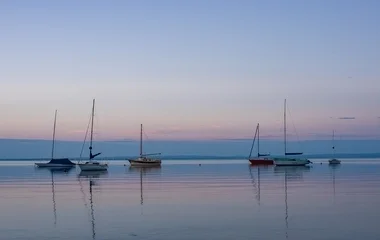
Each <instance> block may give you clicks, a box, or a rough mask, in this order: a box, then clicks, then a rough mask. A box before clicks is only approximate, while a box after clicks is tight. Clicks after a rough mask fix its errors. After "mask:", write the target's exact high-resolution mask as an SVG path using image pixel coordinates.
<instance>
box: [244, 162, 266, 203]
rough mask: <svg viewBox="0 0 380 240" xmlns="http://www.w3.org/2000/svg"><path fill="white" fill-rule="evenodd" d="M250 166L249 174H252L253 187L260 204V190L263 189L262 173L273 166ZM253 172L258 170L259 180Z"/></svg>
mask: <svg viewBox="0 0 380 240" xmlns="http://www.w3.org/2000/svg"><path fill="white" fill-rule="evenodd" d="M248 168H249V174H250V176H251V182H252V185H253V188H254V190H255V198H256V200H257V203H258V204H259V205H260V191H261V188H260V185H261V184H260V174H261V173H263V172H268V171H269V169H271V168H272V167H269V166H252V165H248ZM253 172H257V181H255V176H254V173H253Z"/></svg>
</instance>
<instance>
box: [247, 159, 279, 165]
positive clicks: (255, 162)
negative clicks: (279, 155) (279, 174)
mask: <svg viewBox="0 0 380 240" xmlns="http://www.w3.org/2000/svg"><path fill="white" fill-rule="evenodd" d="M249 163H250V164H251V165H253V166H259V165H273V164H274V161H273V159H262V158H256V159H249Z"/></svg>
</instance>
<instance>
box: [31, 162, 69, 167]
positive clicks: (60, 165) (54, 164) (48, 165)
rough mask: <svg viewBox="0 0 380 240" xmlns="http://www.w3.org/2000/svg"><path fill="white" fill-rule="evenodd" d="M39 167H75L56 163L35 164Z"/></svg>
mask: <svg viewBox="0 0 380 240" xmlns="http://www.w3.org/2000/svg"><path fill="white" fill-rule="evenodd" d="M35 165H36V166H37V167H51V168H53V167H74V166H75V165H71V164H56V163H35Z"/></svg>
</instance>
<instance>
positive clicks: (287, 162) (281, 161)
mask: <svg viewBox="0 0 380 240" xmlns="http://www.w3.org/2000/svg"><path fill="white" fill-rule="evenodd" d="M284 147H285V157H280V158H274V164H275V165H276V166H305V165H307V164H309V163H311V162H310V161H309V160H308V159H306V158H297V157H287V156H292V155H302V154H303V153H302V152H287V148H286V99H285V101H284Z"/></svg>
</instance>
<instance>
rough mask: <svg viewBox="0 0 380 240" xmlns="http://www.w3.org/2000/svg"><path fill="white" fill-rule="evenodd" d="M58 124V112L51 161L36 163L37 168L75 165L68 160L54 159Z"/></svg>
mask: <svg viewBox="0 0 380 240" xmlns="http://www.w3.org/2000/svg"><path fill="white" fill-rule="evenodd" d="M56 123H57V110H55V115H54V128H53V144H52V149H51V160H50V161H49V162H47V163H35V164H36V166H37V167H73V166H75V163H73V162H72V161H70V159H68V158H55V159H54V145H55V127H56Z"/></svg>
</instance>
